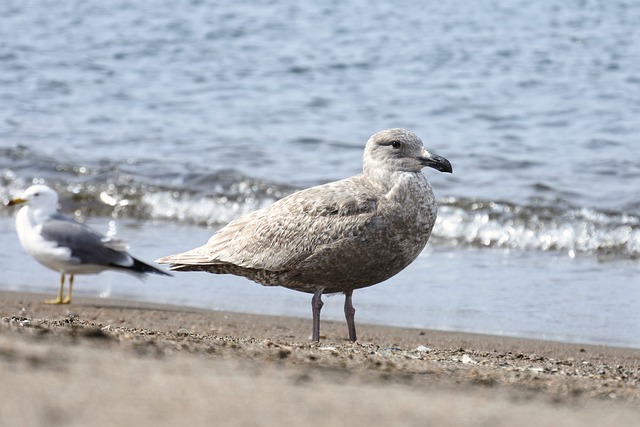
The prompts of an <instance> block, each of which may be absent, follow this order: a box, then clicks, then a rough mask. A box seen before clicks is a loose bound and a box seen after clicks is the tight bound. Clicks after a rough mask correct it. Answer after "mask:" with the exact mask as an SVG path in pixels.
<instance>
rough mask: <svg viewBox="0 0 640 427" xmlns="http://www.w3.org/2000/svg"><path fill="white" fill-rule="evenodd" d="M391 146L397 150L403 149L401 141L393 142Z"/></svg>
mask: <svg viewBox="0 0 640 427" xmlns="http://www.w3.org/2000/svg"><path fill="white" fill-rule="evenodd" d="M391 146H392V147H393V148H396V149H397V148H400V147H402V143H401V142H400V141H393V142H392V143H391Z"/></svg>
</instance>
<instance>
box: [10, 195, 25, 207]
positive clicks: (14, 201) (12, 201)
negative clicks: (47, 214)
mask: <svg viewBox="0 0 640 427" xmlns="http://www.w3.org/2000/svg"><path fill="white" fill-rule="evenodd" d="M24 202H26V200H25V199H21V198H20V197H16V198H15V199H11V200H9V201H8V202H6V203H5V204H6V205H7V206H15V205H19V204H20V203H24Z"/></svg>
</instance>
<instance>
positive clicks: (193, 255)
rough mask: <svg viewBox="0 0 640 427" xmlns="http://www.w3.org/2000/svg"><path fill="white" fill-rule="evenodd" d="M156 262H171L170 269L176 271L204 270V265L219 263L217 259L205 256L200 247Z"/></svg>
mask: <svg viewBox="0 0 640 427" xmlns="http://www.w3.org/2000/svg"><path fill="white" fill-rule="evenodd" d="M156 262H157V263H158V264H169V270H175V271H198V270H202V269H203V267H206V266H210V265H212V264H217V263H216V262H215V261H211V260H210V259H209V258H208V257H205V256H203V255H202V253H201V252H200V251H199V250H198V248H197V249H194V250H191V251H188V252H183V253H181V254H176V255H169V256H166V257H162V258H160V259H157V260H156Z"/></svg>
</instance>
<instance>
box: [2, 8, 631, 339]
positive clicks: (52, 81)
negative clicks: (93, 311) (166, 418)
mask: <svg viewBox="0 0 640 427" xmlns="http://www.w3.org/2000/svg"><path fill="white" fill-rule="evenodd" d="M0 18H1V19H2V26H0V40H1V41H0V99H1V100H2V102H1V103H0V173H1V175H0V196H1V197H4V198H6V197H9V196H10V195H12V194H15V193H17V192H19V191H20V190H21V189H23V188H25V187H26V186H28V185H30V184H31V183H33V182H46V183H47V184H49V185H51V186H53V187H55V188H56V189H57V190H58V191H59V192H60V193H61V197H62V203H61V205H62V209H63V211H65V212H67V213H70V214H75V215H76V216H77V217H78V218H79V219H85V220H88V221H89V223H90V224H92V225H93V226H94V227H95V228H97V229H98V230H101V231H106V230H107V228H108V226H109V224H108V223H109V221H114V223H113V225H114V226H115V227H116V228H117V230H118V233H119V234H120V236H121V237H125V238H127V239H128V240H130V242H131V246H132V252H133V253H134V254H136V255H137V256H139V257H141V258H143V259H145V260H149V261H150V260H153V259H155V258H156V257H159V256H161V255H167V254H170V253H174V252H177V251H181V250H185V249H189V248H191V247H194V246H196V245H200V244H202V243H204V242H205V241H206V239H207V238H208V236H209V235H210V234H211V233H212V232H213V231H214V230H215V229H217V228H218V227H220V226H221V225H223V224H224V223H226V222H227V221H229V220H231V219H233V218H235V217H237V216H238V215H241V214H243V213H246V212H249V211H251V210H254V209H256V208H259V207H262V206H265V205H267V204H269V203H271V202H272V201H273V200H276V199H277V198H280V197H282V196H284V195H286V194H289V193H290V192H292V191H294V190H295V189H297V188H302V187H306V186H310V185H315V184H318V183H322V182H326V181H330V180H335V179H339V178H343V177H346V176H350V175H353V174H356V173H358V172H359V171H360V169H361V156H362V148H363V145H364V142H365V141H366V139H367V137H368V136H369V135H370V134H372V133H374V132H375V131H377V130H380V129H383V128H389V127H406V128H409V129H411V130H413V131H414V132H416V133H417V134H418V135H420V136H421V137H422V138H423V140H424V141H425V142H426V144H427V146H428V147H429V148H430V149H431V150H432V151H433V152H435V153H438V154H440V155H443V156H445V157H447V158H448V159H449V160H450V161H451V162H452V164H453V166H454V174H453V175H447V174H439V173H437V172H435V171H432V170H427V171H425V172H426V174H427V175H428V176H429V179H430V180H431V181H432V184H433V186H434V188H435V191H436V194H437V195H438V197H439V200H440V205H441V208H440V214H439V221H438V224H437V225H436V228H435V230H434V235H433V238H432V240H431V242H430V243H429V246H428V249H427V250H425V252H424V254H423V256H421V257H420V258H419V259H418V260H417V261H416V262H415V263H414V264H413V265H412V266H411V267H409V268H408V269H407V270H406V271H405V272H403V273H401V274H400V275H398V276H396V277H395V278H393V279H391V280H390V281H388V282H387V283H385V284H382V285H379V286H376V287H373V288H370V289H366V290H361V291H358V292H357V293H356V295H355V297H354V298H355V300H354V303H355V304H356V308H357V309H358V319H359V320H360V321H370V322H377V323H386V324H394V325H404V326H417V327H435V328H441V329H451V330H465V331H477V332H487V333H500V334H507V335H518V336H529V337H544V338H551V339H561V340H567V341H579V342H597V343H606V344H612V345H627V346H634V347H640V334H638V331H639V330H640V314H639V312H638V310H637V307H638V306H640V304H639V303H640V278H639V275H638V273H639V270H640V265H639V264H638V259H639V258H640V195H639V193H638V189H639V188H640V151H638V150H637V148H636V149H634V148H633V146H634V144H635V143H634V141H635V140H636V139H637V135H640V121H638V120H637V117H638V116H639V113H640V73H639V72H638V67H637V64H638V63H639V60H640V41H639V40H640V37H639V36H640V34H639V32H640V29H638V26H637V22H638V20H639V19H640V6H638V5H637V4H635V3H634V2H630V1H628V2H626V1H611V2H593V1H559V0H556V1H553V0H545V1H539V2H524V1H507V0H495V1H492V2H467V1H448V2H427V3H425V2H411V1H404V2H377V3H376V4H375V5H374V4H370V3H369V2H348V4H343V3H341V2H323V3H321V4H287V3H286V2H277V1H244V2H233V3H232V4H213V5H212V4H210V3H208V2H200V1H161V0H156V1H149V2H143V3H141V4H128V3H127V2H98V1H82V2H80V1H78V2H75V3H74V2H63V3H60V2H54V1H46V0H40V1H36V0H34V1H27V2H25V1H12V0H8V1H4V2H2V5H0ZM13 214H14V212H13V211H12V210H9V209H2V210H1V213H0V227H1V229H2V245H1V247H0V258H2V259H3V263H2V267H3V270H4V275H3V279H2V280H0V287H2V288H7V289H27V290H33V291H47V292H53V291H54V290H55V283H56V281H57V279H56V277H55V274H54V273H53V272H50V271H47V270H46V269H44V268H43V267H42V268H41V267H39V266H37V265H36V264H35V262H32V261H30V260H29V259H28V258H27V256H26V255H25V254H24V253H23V252H22V250H21V249H20V248H19V245H18V243H17V238H16V236H15V232H14V230H13V218H12V215H13ZM25 263H28V264H25ZM25 265H28V266H29V268H28V269H27V272H25V271H24V268H25V267H24V266H25ZM31 267H33V268H31ZM78 283H79V284H81V285H79V286H78V287H77V288H78V289H77V292H78V293H83V292H84V293H86V294H87V295H103V296H111V297H126V298H132V299H141V300H150V301H157V302H173V303H179V304H188V305H199V306H205V307H211V308H219V309H230V310H240V311H251V312H267V313H278V314H289V315H295V316H304V317H309V316H310V313H309V311H310V310H309V305H310V304H309V301H308V296H307V295H304V294H297V293H295V292H291V291H288V290H285V289H282V290H279V289H278V290H276V289H272V288H261V287H259V286H256V285H253V284H251V283H250V282H248V281H245V280H243V279H240V278H234V277H228V276H219V277H218V276H211V275H206V274H197V273H190V274H187V273H184V274H179V276H178V277H177V278H176V279H173V280H163V279H162V278H150V279H149V280H148V281H147V283H145V284H144V285H140V284H139V283H137V282H136V281H135V280H134V279H131V280H129V279H128V278H122V276H119V275H117V274H115V273H114V274H112V273H105V274H103V275H100V276H98V277H83V278H81V279H80V278H79V280H78ZM339 300H340V299H329V301H328V303H327V305H326V306H325V311H326V317H333V318H336V319H340V318H341V317H342V315H341V313H340V308H341V307H340V306H341V303H340V301H339ZM332 306H333V308H332Z"/></svg>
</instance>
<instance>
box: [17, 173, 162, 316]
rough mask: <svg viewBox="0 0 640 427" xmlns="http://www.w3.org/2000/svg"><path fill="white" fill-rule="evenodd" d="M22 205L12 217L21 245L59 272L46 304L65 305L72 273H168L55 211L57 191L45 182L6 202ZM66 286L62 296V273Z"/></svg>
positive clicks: (117, 242)
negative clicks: (52, 295) (57, 284)
mask: <svg viewBox="0 0 640 427" xmlns="http://www.w3.org/2000/svg"><path fill="white" fill-rule="evenodd" d="M21 204H24V206H23V207H22V208H21V209H20V211H18V215H17V216H16V230H17V232H18V238H19V239H20V243H21V244H22V247H23V248H24V250H25V251H27V253H28V254H29V255H31V256H32V257H33V258H34V259H35V260H36V261H38V262H39V263H40V264H42V265H44V266H45V267H47V268H50V269H52V270H55V271H57V272H59V273H60V288H59V289H58V296H57V297H56V298H55V299H53V300H47V301H44V302H45V303H47V304H69V303H70V302H71V291H72V289H73V278H74V276H75V275H76V274H97V273H100V272H101V271H104V270H116V271H122V272H126V273H131V274H134V275H138V276H141V275H143V274H146V273H153V274H159V275H163V276H171V274H169V273H166V272H164V271H162V270H159V269H157V268H155V267H152V266H150V265H148V264H145V263H143V262H142V261H140V260H137V259H136V258H134V257H132V256H131V255H129V253H127V248H126V244H125V243H124V242H123V241H122V240H118V239H114V238H111V237H105V236H103V235H101V234H99V233H97V232H95V231H93V230H92V229H91V228H89V227H87V226H86V225H84V224H81V223H79V222H77V221H75V220H74V219H72V218H69V217H66V216H64V215H61V214H60V213H58V212H57V210H58V193H56V192H55V191H54V190H53V189H52V188H50V187H47V186H46V185H33V186H31V187H29V188H27V189H26V190H25V191H24V193H23V194H22V195H21V196H20V197H16V198H14V199H12V200H10V201H9V202H8V203H7V205H8V206H15V205H21ZM66 275H69V289H68V291H67V294H66V296H65V297H64V298H63V297H62V294H63V290H64V283H65V276H66Z"/></svg>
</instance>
